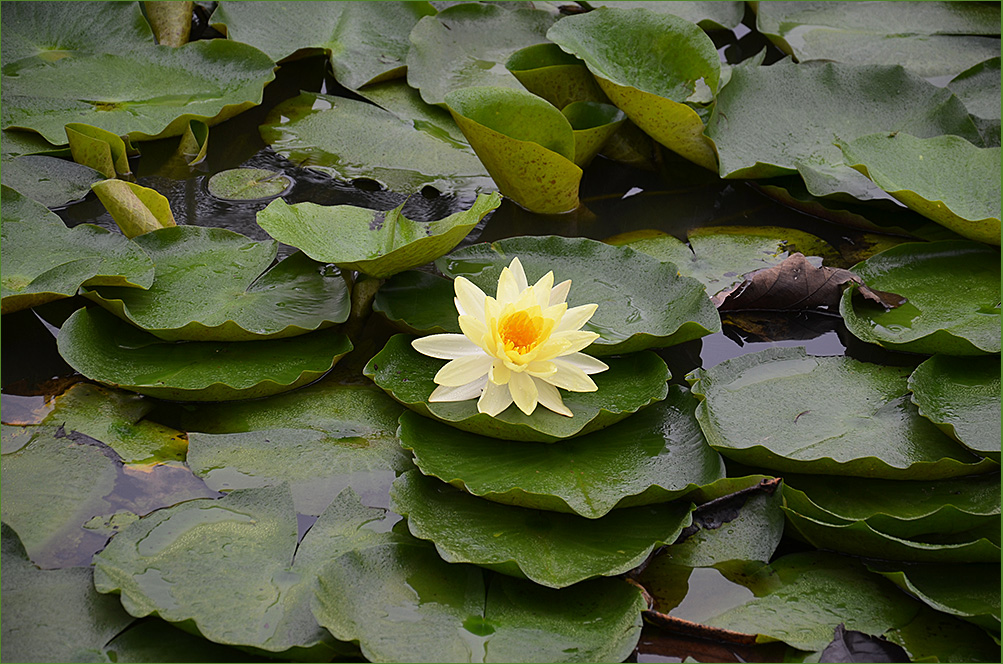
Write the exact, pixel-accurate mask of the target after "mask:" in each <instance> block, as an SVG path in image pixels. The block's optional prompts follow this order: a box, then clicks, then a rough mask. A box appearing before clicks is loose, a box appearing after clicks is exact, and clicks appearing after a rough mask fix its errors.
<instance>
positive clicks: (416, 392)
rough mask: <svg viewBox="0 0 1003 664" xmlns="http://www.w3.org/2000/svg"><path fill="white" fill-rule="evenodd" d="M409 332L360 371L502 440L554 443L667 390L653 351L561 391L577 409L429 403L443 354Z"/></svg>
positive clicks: (450, 419) (424, 407)
mask: <svg viewBox="0 0 1003 664" xmlns="http://www.w3.org/2000/svg"><path fill="white" fill-rule="evenodd" d="M412 338H413V337H410V336H408V335H404V334H398V335H395V336H393V337H391V338H390V341H388V342H387V345H386V346H385V347H384V348H383V350H381V351H380V352H379V353H377V355H376V356H375V357H373V359H371V360H370V361H369V364H367V365H366V368H365V370H364V371H363V373H364V374H365V375H366V376H368V377H369V378H371V379H372V380H373V382H375V383H376V384H377V385H379V386H380V387H381V388H383V389H384V390H385V391H386V392H387V394H389V395H390V396H392V397H393V398H394V399H396V400H397V401H399V402H400V403H402V404H404V406H406V407H407V408H409V409H411V410H413V411H415V412H416V413H419V414H421V415H426V416H428V417H432V418H435V419H437V420H440V421H442V422H445V423H447V424H449V425H451V426H454V427H456V428H458V429H461V430H463V431H469V432H470V433H476V434H480V435H483V436H489V437H491V438H501V439H503V440H521V441H539V442H545V443H552V442H555V441H559V440H561V439H563V438H571V437H574V436H581V435H584V434H587V433H591V432H593V431H598V430H599V429H603V428H605V427H607V426H609V425H611V424H613V423H615V422H618V421H620V420H622V419H624V418H625V417H627V416H628V415H630V414H631V413H634V412H636V411H638V410H640V409H641V408H644V407H645V406H647V405H649V404H652V403H655V402H656V401H661V400H662V399H664V398H665V395H666V394H667V393H668V387H667V385H666V381H667V380H668V378H669V373H668V369H667V368H666V366H665V362H664V361H662V359H661V358H659V357H658V356H657V355H655V354H654V353H651V352H647V353H634V354H631V355H627V356H625V357H621V358H611V359H610V360H609V361H608V362H607V364H608V365H609V369H608V370H606V371H603V372H601V373H598V374H595V376H594V378H593V380H594V381H595V383H596V386H597V387H598V388H599V389H598V390H597V391H595V392H568V393H566V394H562V396H563V397H564V404H565V405H566V406H567V407H568V408H570V409H571V411H572V412H573V413H574V414H575V415H574V416H573V417H566V416H564V415H558V414H557V413H553V412H551V411H549V410H546V409H544V408H537V409H536V410H535V411H534V412H533V414H532V415H528V416H527V415H524V414H523V413H522V411H520V410H519V409H518V408H515V407H512V406H510V407H509V408H507V409H506V410H504V411H503V412H502V413H501V414H499V415H498V416H497V417H491V416H490V415H486V414H484V413H479V412H477V404H476V401H475V400H473V399H471V400H470V401H458V402H445V403H443V402H437V403H428V397H429V395H430V394H431V393H432V390H433V389H435V383H434V382H433V381H432V377H433V376H434V375H435V373H436V371H438V369H439V367H441V366H442V362H441V360H436V359H435V358H431V357H428V356H426V355H422V354H421V353H419V352H418V351H416V350H414V348H412V347H411V339H412Z"/></svg>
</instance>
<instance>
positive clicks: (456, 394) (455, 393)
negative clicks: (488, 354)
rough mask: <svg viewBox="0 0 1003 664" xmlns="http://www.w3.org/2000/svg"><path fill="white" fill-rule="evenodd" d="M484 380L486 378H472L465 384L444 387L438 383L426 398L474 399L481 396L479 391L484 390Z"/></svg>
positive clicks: (443, 399) (439, 399)
mask: <svg viewBox="0 0 1003 664" xmlns="http://www.w3.org/2000/svg"><path fill="white" fill-rule="evenodd" d="M486 381H487V379H486V378H478V379H477V380H472V381H470V382H469V383H467V384H466V385H460V386H459V387H446V386H445V385H439V386H438V387H436V388H435V389H434V390H432V394H430V395H429V397H428V400H429V401H430V402H442V401H467V400H468V399H476V398H477V397H479V396H481V392H483V391H484V384H485V382H486Z"/></svg>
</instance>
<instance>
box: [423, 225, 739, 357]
mask: <svg viewBox="0 0 1003 664" xmlns="http://www.w3.org/2000/svg"><path fill="white" fill-rule="evenodd" d="M513 256H518V257H519V260H520V261H521V262H522V265H523V268H524V269H525V271H526V277H527V278H528V279H529V282H530V283H533V282H534V281H535V280H536V279H539V278H540V277H542V276H543V275H544V274H545V273H546V272H548V271H550V270H553V272H554V277H555V282H556V283H560V282H562V281H564V280H565V279H571V291H570V293H569V295H568V306H569V307H574V306H578V305H583V304H589V303H596V304H598V305H599V309H598V310H597V311H596V313H595V315H593V316H592V318H591V319H590V320H589V322H587V323H586V324H585V325H584V326H583V327H582V329H583V330H585V331H588V332H595V333H597V334H599V338H598V339H597V340H596V341H595V342H594V343H593V344H592V345H591V346H589V347H588V352H589V353H591V354H593V355H611V354H617V353H630V352H633V351H636V350H640V349H642V348H651V347H664V346H672V345H674V344H680V343H683V342H685V341H690V340H691V339H697V338H699V337H702V336H704V335H707V334H711V333H713V332H717V331H718V330H720V329H721V328H720V324H721V323H720V317H719V316H718V314H717V310H716V309H714V306H713V305H712V304H711V302H710V299H709V298H708V297H707V295H706V294H705V293H704V290H703V288H702V287H701V284H700V282H698V281H697V280H696V279H692V278H690V277H685V276H681V275H680V274H679V273H678V272H677V270H676V266H675V265H672V264H671V263H661V262H659V261H657V260H655V259H653V258H651V257H649V256H645V255H643V254H641V253H639V252H636V251H634V250H633V249H630V248H622V247H611V246H609V245H607V244H603V243H602V242H596V241H595V240H589V239H587V238H564V237H557V236H544V237H515V238H509V239H507V240H500V241H498V242H493V243H491V244H486V243H484V244H476V245H473V246H470V247H464V248H462V249H459V250H457V251H454V252H453V253H451V254H449V255H448V256H444V257H442V258H440V259H439V260H438V261H436V267H438V268H439V270H440V271H441V272H442V273H443V274H445V275H446V276H449V277H454V278H455V277H458V276H463V277H466V278H467V279H469V280H470V281H472V282H473V283H475V284H476V285H477V286H479V287H480V288H481V290H483V291H484V292H485V293H491V294H493V293H494V292H495V290H496V288H497V285H498V277H499V275H500V274H501V271H502V269H503V268H504V267H506V266H507V265H508V264H509V263H510V262H511V260H512V257H513Z"/></svg>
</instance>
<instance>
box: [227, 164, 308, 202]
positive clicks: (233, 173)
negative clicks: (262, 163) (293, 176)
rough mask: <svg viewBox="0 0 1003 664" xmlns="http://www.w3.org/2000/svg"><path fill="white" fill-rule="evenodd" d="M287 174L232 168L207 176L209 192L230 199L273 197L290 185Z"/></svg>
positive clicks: (247, 199) (280, 193) (248, 199)
mask: <svg viewBox="0 0 1003 664" xmlns="http://www.w3.org/2000/svg"><path fill="white" fill-rule="evenodd" d="M292 184H293V182H292V180H290V179H289V177H288V176H286V175H283V174H281V173H277V172H275V171H270V170H267V169H264V168H234V169H231V170H228V171H222V172H220V173H216V174H215V175H213V176H212V177H211V178H209V185H208V186H209V193H211V194H212V195H213V196H215V197H216V198H223V199H226V200H231V201H251V200H256V199H257V200H260V199H268V198H275V197H276V196H280V195H282V194H283V193H285V192H286V191H287V190H288V189H289V188H290V187H292Z"/></svg>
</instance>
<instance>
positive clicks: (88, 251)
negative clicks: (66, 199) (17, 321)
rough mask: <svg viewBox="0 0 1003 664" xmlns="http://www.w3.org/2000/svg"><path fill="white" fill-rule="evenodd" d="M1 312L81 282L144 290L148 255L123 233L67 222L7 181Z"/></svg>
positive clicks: (61, 293) (70, 292)
mask: <svg viewBox="0 0 1003 664" xmlns="http://www.w3.org/2000/svg"><path fill="white" fill-rule="evenodd" d="M2 192H3V194H2V195H3V221H2V223H3V247H4V251H3V268H2V270H0V271H2V273H3V278H2V284H3V291H2V292H3V309H2V310H3V313H5V314H7V313H10V312H13V311H18V310H20V309H25V308H28V307H34V306H38V305H40V304H44V303H46V302H51V301H53V300H58V299H62V298H67V297H73V296H74V295H76V294H77V290H78V289H79V288H80V287H81V286H82V285H94V284H101V283H103V284H109V285H112V284H114V285H118V286H122V287H125V288H123V290H141V289H145V288H148V287H149V286H150V285H151V284H152V283H153V262H152V261H151V260H150V257H149V256H147V255H146V253H145V252H144V251H143V250H142V249H140V248H139V247H138V246H136V245H135V244H133V243H132V242H129V241H127V240H126V239H125V238H123V237H122V236H121V235H118V234H116V233H110V232H109V231H106V230H105V229H103V228H99V227H97V226H93V225H91V224H82V225H80V226H75V227H74V228H72V229H71V228H67V227H66V226H65V225H64V224H63V222H62V220H60V218H59V217H58V216H56V215H55V214H53V213H52V212H49V210H47V209H46V208H45V207H44V206H43V205H41V204H40V203H37V202H35V201H33V200H31V199H29V198H26V197H25V196H22V195H21V194H19V193H18V192H16V191H14V190H13V189H11V188H9V187H6V186H4V187H3V188H2Z"/></svg>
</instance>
